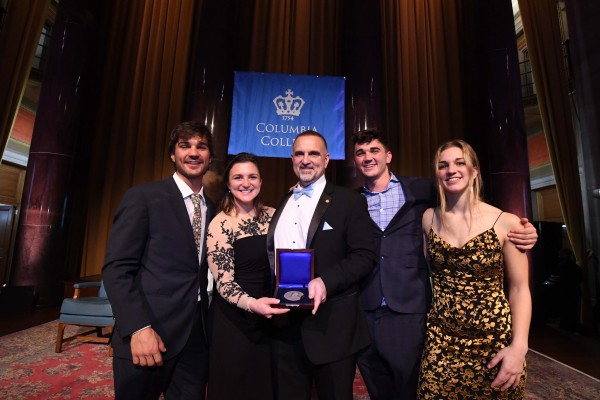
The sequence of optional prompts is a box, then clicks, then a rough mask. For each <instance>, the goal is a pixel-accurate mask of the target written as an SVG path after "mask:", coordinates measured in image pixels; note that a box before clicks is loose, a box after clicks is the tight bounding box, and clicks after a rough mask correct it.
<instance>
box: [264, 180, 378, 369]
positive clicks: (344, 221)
mask: <svg viewBox="0 0 600 400" xmlns="http://www.w3.org/2000/svg"><path fill="white" fill-rule="evenodd" d="M291 194H292V193H291V192H290V193H288V194H287V195H286V196H285V197H284V198H283V200H282V201H281V203H280V205H279V207H278V208H277V211H276V212H275V215H274V216H273V219H272V221H271V225H270V226H269V232H268V236H267V251H268V253H269V261H270V264H271V268H274V265H275V263H274V262H275V245H274V233H275V227H276V226H277V223H278V220H279V216H280V215H281V212H282V210H283V208H284V207H285V204H286V202H287V201H288V199H289V197H290V196H291ZM370 221H371V218H370V217H369V213H368V210H367V204H366V200H365V199H364V198H363V196H361V195H360V194H358V193H356V192H355V191H352V190H349V189H346V188H343V187H340V186H335V185H333V184H331V183H329V182H327V184H326V186H325V190H324V191H323V194H322V195H321V198H320V199H319V203H318V205H317V208H316V209H315V212H314V214H313V217H312V220H311V222H310V227H309V232H308V237H307V241H306V243H307V246H308V247H309V248H312V249H314V255H315V276H317V277H321V278H322V279H323V282H324V283H325V286H326V288H327V301H326V302H325V303H323V304H321V305H320V307H319V310H318V311H317V314H316V315H312V314H311V313H310V311H305V310H293V311H292V313H288V314H285V315H282V316H279V317H276V318H275V319H276V320H277V319H278V320H280V321H281V320H285V319H296V322H298V323H299V324H300V329H301V334H302V341H303V343H304V348H305V350H306V355H307V356H308V359H309V360H310V361H311V362H312V363H314V364H325V363H330V362H334V361H338V360H341V359H343V358H345V357H348V356H350V355H352V354H354V353H356V352H357V351H358V350H360V349H361V348H363V347H365V346H367V345H368V344H369V342H370V338H369V333H368V329H367V325H366V320H365V317H364V315H363V313H362V310H361V309H360V304H359V303H360V301H359V294H358V282H359V281H360V280H361V279H362V278H364V277H365V276H366V275H367V274H368V273H369V271H371V269H372V268H373V265H374V263H375V251H374V247H373V239H372V236H371V235H370V226H371V223H370ZM325 222H327V223H328V225H329V226H330V227H331V228H332V229H323V227H324V224H325ZM289 314H292V315H291V316H290V315H289ZM276 323H277V321H276Z"/></svg>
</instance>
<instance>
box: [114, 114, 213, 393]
mask: <svg viewBox="0 0 600 400" xmlns="http://www.w3.org/2000/svg"><path fill="white" fill-rule="evenodd" d="M169 155H170V158H171V161H172V162H173V165H174V167H175V173H174V174H173V176H170V177H168V178H167V179H165V180H163V181H155V182H150V183H147V184H143V185H139V186H135V187H133V188H131V189H129V190H128V191H127V193H126V194H125V196H124V198H123V200H122V201H121V204H120V205H119V208H118V209H117V212H116V214H115V218H114V222H113V227H112V233H111V235H110V238H109V241H108V246H107V250H106V258H105V263H104V267H103V269H102V275H103V279H104V283H105V286H106V292H107V294H108V298H109V300H110V303H111V305H112V308H113V312H114V315H115V320H116V335H115V336H114V337H113V341H112V344H113V347H114V360H113V373H114V380H115V397H116V398H117V399H126V400H130V399H157V398H158V397H159V396H160V394H161V393H164V395H165V398H166V399H176V400H179V399H204V396H205V386H206V378H207V374H208V350H207V342H206V334H205V326H204V321H205V316H206V309H207V306H208V295H207V292H206V288H207V271H208V266H207V263H206V257H205V254H206V249H205V238H206V228H207V226H208V222H209V221H210V219H211V218H212V217H213V215H214V213H215V206H214V204H213V203H212V202H211V201H210V200H209V199H208V198H206V197H204V196H203V194H204V193H203V187H202V178H203V176H204V173H205V172H206V171H207V169H208V166H209V164H210V162H211V160H212V136H211V133H210V131H209V130H208V128H207V127H206V126H204V125H202V124H198V123H195V122H184V123H181V124H179V125H178V126H177V127H176V128H175V129H174V130H173V132H172V133H171V140H170V144H169Z"/></svg>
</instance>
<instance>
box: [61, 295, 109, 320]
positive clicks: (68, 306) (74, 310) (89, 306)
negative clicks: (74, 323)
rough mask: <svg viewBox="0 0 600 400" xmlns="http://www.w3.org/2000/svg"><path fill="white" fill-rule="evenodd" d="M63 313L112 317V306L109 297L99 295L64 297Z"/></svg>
mask: <svg viewBox="0 0 600 400" xmlns="http://www.w3.org/2000/svg"><path fill="white" fill-rule="evenodd" d="M60 313H61V318H62V314H71V315H81V316H96V317H110V318H112V316H113V313H112V307H111V306H110V303H109V302H108V299H105V298H99V297H81V298H79V299H64V300H63V302H62V306H61V307H60Z"/></svg>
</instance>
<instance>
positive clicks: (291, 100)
mask: <svg viewBox="0 0 600 400" xmlns="http://www.w3.org/2000/svg"><path fill="white" fill-rule="evenodd" d="M285 94H286V96H285V97H283V96H281V95H279V96H277V97H275V98H274V99H273V104H275V109H276V110H277V115H290V116H294V117H298V116H300V110H301V109H302V107H304V99H303V98H302V97H300V96H296V97H292V95H293V94H294V92H292V89H288V90H286V91H285Z"/></svg>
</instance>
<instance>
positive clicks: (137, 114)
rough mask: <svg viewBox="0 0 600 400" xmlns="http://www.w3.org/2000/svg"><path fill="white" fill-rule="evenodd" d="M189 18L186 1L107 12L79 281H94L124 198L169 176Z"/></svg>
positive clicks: (143, 2)
mask: <svg viewBox="0 0 600 400" xmlns="http://www.w3.org/2000/svg"><path fill="white" fill-rule="evenodd" d="M197 6H201V3H200V4H197ZM193 11H194V1H193V0H152V1H151V0H131V1H120V2H117V4H116V5H115V7H114V11H113V15H112V16H111V24H112V26H113V29H112V30H111V31H110V37H109V38H108V41H107V50H106V55H105V65H106V67H105V71H104V76H103V78H102V79H103V82H104V85H103V90H102V92H101V93H99V94H98V95H99V96H100V101H99V104H100V105H99V107H98V114H97V117H96V121H97V125H96V129H95V131H94V132H92V135H93V136H94V144H93V146H92V148H93V149H97V151H95V152H90V156H91V157H92V160H91V168H90V175H89V179H88V212H87V223H86V232H85V241H84V246H83V256H82V263H81V276H87V275H93V274H98V273H100V270H101V267H102V263H103V259H104V252H105V248H106V242H107V239H108V235H109V232H110V227H111V225H112V217H113V214H114V212H115V209H116V207H117V205H118V203H119V201H120V200H121V198H122V196H123V194H124V193H125V191H126V190H127V189H128V188H129V187H131V186H132V185H134V184H137V183H141V182H147V181H151V180H155V179H160V178H162V177H164V176H166V175H168V174H170V173H172V172H173V168H172V165H171V163H170V160H169V158H168V156H167V143H168V135H169V133H170V131H171V130H172V129H173V127H174V126H175V125H177V124H178V123H179V122H181V118H182V115H183V106H184V100H185V85H186V76H187V67H188V53H189V51H190V49H189V47H190V38H191V26H192V17H193V14H194V12H193Z"/></svg>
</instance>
